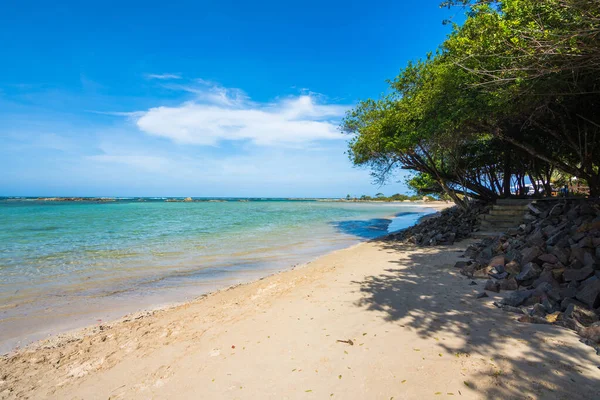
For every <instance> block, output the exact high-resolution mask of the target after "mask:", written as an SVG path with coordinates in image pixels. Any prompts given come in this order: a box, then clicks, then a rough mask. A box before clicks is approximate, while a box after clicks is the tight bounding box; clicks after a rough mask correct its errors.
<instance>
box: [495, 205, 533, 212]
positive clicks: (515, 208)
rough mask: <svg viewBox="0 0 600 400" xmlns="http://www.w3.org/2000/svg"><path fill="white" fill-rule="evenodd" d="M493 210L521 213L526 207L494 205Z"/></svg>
mask: <svg viewBox="0 0 600 400" xmlns="http://www.w3.org/2000/svg"><path fill="white" fill-rule="evenodd" d="M492 209H493V210H498V211H517V210H518V211H521V212H524V211H525V210H527V205H519V204H517V205H514V206H498V205H494V207H493V208H492Z"/></svg>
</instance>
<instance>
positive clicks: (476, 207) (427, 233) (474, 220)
mask: <svg viewBox="0 0 600 400" xmlns="http://www.w3.org/2000/svg"><path fill="white" fill-rule="evenodd" d="M490 208H491V206H489V205H485V204H483V203H480V202H472V203H471V205H470V207H469V209H468V210H467V211H464V210H462V209H460V208H458V207H451V208H447V209H445V210H443V211H441V212H440V213H439V215H437V216H434V217H431V218H428V219H425V220H423V221H421V222H420V223H419V224H417V225H415V226H412V227H410V228H408V229H405V230H403V231H401V232H398V233H395V234H391V235H389V236H388V237H387V239H388V240H404V241H407V242H409V243H413V244H416V245H418V246H435V245H443V244H453V243H454V242H455V241H457V240H461V239H464V238H467V237H469V236H471V233H472V232H473V231H476V230H477V229H478V228H479V224H480V220H479V215H480V214H485V213H487V212H489V209H490Z"/></svg>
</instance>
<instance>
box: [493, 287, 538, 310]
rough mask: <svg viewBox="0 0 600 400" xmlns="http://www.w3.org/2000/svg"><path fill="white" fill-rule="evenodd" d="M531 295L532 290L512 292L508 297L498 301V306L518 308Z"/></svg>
mask: <svg viewBox="0 0 600 400" xmlns="http://www.w3.org/2000/svg"><path fill="white" fill-rule="evenodd" d="M532 294H533V291H532V290H515V291H514V292H511V294H510V295H508V296H507V297H505V298H503V299H502V300H501V301H500V304H505V305H507V306H511V307H519V306H520V305H521V304H523V303H525V301H526V300H527V299H529V298H530V297H531V295H532Z"/></svg>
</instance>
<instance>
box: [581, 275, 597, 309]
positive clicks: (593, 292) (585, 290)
mask: <svg viewBox="0 0 600 400" xmlns="http://www.w3.org/2000/svg"><path fill="white" fill-rule="evenodd" d="M575 298H576V299H577V300H579V301H581V302H583V303H584V304H585V305H587V306H588V307H589V308H597V307H600V279H596V280H594V281H592V282H590V283H588V284H586V285H583V287H582V288H581V289H580V290H579V291H578V292H577V295H576V296H575Z"/></svg>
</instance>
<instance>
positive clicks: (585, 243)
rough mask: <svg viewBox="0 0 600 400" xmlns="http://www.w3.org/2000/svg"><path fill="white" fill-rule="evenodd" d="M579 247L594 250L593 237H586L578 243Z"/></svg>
mask: <svg viewBox="0 0 600 400" xmlns="http://www.w3.org/2000/svg"><path fill="white" fill-rule="evenodd" d="M577 246H579V247H580V248H589V249H591V248H593V247H594V245H593V243H592V237H591V236H585V237H583V238H582V239H581V240H580V241H579V242H577Z"/></svg>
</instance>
